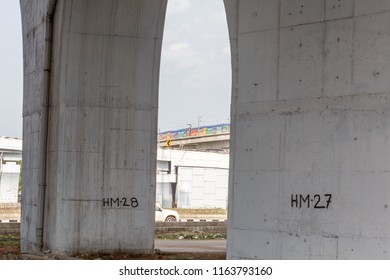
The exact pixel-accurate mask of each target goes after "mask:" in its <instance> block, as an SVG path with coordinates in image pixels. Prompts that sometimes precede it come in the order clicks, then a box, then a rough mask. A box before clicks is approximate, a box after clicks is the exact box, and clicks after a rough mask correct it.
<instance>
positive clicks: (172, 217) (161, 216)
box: [155, 205, 179, 222]
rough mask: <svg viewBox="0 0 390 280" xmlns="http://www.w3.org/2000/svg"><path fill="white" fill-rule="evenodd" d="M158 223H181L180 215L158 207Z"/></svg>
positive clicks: (156, 219)
mask: <svg viewBox="0 0 390 280" xmlns="http://www.w3.org/2000/svg"><path fill="white" fill-rule="evenodd" d="M155 221H156V222H176V221H179V214H178V213H177V212H176V211H173V210H168V209H162V208H161V207H159V206H157V205H156V218H155Z"/></svg>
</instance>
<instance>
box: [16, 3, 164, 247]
mask: <svg viewBox="0 0 390 280" xmlns="http://www.w3.org/2000/svg"><path fill="white" fill-rule="evenodd" d="M21 4H22V5H21V7H22V15H23V30H24V31H23V32H24V53H25V96H24V104H25V108H24V112H25V113H24V114H25V117H24V137H25V138H24V141H25V143H26V146H25V147H24V148H26V149H25V150H24V151H23V152H24V155H23V156H24V159H23V161H24V160H25V158H26V161H27V162H28V164H27V170H28V171H27V174H29V175H26V177H24V178H23V182H26V184H28V185H27V186H24V187H25V188H26V189H27V191H26V192H25V193H24V195H25V196H24V197H23V206H24V210H23V214H22V250H23V251H25V252H26V251H36V250H40V246H44V247H45V248H48V249H51V251H52V252H58V253H62V254H75V253H78V252H82V251H98V252H116V251H126V252H130V253H152V252H153V246H154V201H155V178H156V174H155V172H156V171H155V166H156V149H155V147H156V139H157V103H158V96H157V92H158V77H159V64H160V52H161V43H162V31H163V25H164V24H163V23H164V17H165V9H166V1H153V0H143V1H107V0H101V1H95V0H93V1H92V0H77V1H68V0H66V1H62V0H58V1H56V3H54V2H53V3H52V4H53V5H54V4H55V9H54V10H53V16H52V19H53V20H52V22H53V25H51V22H50V14H49V15H47V14H48V8H47V6H46V5H47V4H49V3H48V1H30V0H28V1H23V0H22V1H21ZM46 19H49V20H48V22H47V21H46ZM47 29H52V31H50V32H46V33H45V30H47ZM45 34H46V35H47V36H48V38H47V41H49V42H51V41H52V45H51V46H50V44H49V45H47V46H45V45H44V43H43V42H44V36H45ZM51 35H52V36H51ZM50 36H51V37H50ZM46 60H48V62H47V65H46V66H47V67H46V68H45V67H44V65H43V64H44V62H45V61H46ZM30 64H31V66H30ZM30 68H31V70H30ZM49 71H50V72H49ZM30 72H31V73H30ZM46 72H49V73H50V75H49V77H48V78H49V79H48V81H47V80H46V83H48V84H45V83H44V82H45V79H44V78H43V77H42V75H44V73H46ZM45 86H46V87H47V86H48V87H49V88H48V89H47V88H46V89H45ZM45 90H46V91H47V93H48V96H47V102H45V101H43V106H42V103H41V102H40V99H42V98H43V99H45V97H44V95H45ZM47 106H49V107H48V113H47V115H48V121H47V127H48V130H47V144H45V143H43V145H39V143H40V141H42V140H41V139H45V138H44V137H45V133H42V129H45V126H44V125H41V124H42V123H43V124H44V123H45V122H46V120H45V115H44V112H45V108H47ZM42 107H43V108H42ZM34 132H36V133H34ZM42 135H43V137H42ZM40 137H41V138H40ZM42 146H43V147H42ZM42 149H43V153H42ZM38 151H41V158H39V153H38ZM42 158H47V168H45V166H43V165H42V164H41V165H39V164H38V163H39V161H40V160H41V161H42V160H43V162H46V161H45V159H42ZM29 159H34V161H32V160H31V161H29ZM42 169H45V170H46V171H45V170H44V172H45V173H46V176H44V177H45V178H44V179H45V182H43V180H42V178H41V176H42V172H43V171H42ZM23 174H24V173H23ZM39 185H41V186H46V188H44V189H43V190H42V189H41V190H39ZM42 193H43V194H42ZM42 197H43V198H44V201H45V204H41V203H40V202H41V201H42ZM35 205H38V208H39V207H40V206H42V205H44V209H43V210H40V209H37V206H35ZM40 211H42V212H43V219H42V217H41V216H40ZM40 219H42V225H40ZM42 230H43V232H41V231H42ZM37 233H38V234H37ZM40 236H43V237H42V241H43V242H42V244H41V243H40V240H39V238H40Z"/></svg>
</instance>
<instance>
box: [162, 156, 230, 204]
mask: <svg viewBox="0 0 390 280" xmlns="http://www.w3.org/2000/svg"><path fill="white" fill-rule="evenodd" d="M228 179H229V154H227V153H217V152H200V151H188V150H171V149H158V152H157V189H156V202H157V203H158V204H160V205H161V206H162V207H167V208H171V207H177V208H223V209H226V208H227V196H228Z"/></svg>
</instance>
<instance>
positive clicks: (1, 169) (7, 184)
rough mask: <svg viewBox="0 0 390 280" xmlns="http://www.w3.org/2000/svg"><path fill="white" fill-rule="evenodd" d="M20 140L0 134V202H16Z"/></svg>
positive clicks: (20, 151) (20, 156) (20, 152)
mask: <svg viewBox="0 0 390 280" xmlns="http://www.w3.org/2000/svg"><path fill="white" fill-rule="evenodd" d="M21 160H22V140H21V139H16V138H8V137H1V136H0V203H17V202H18V187H19V174H20V161H21Z"/></svg>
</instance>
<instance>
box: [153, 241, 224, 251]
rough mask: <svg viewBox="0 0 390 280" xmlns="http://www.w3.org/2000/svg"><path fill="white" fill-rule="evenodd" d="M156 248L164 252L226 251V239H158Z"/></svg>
mask: <svg viewBox="0 0 390 280" xmlns="http://www.w3.org/2000/svg"><path fill="white" fill-rule="evenodd" d="M154 247H155V249H158V250H161V251H162V252H175V253H178V252H226V240H220V239H216V240H188V239H183V240H166V239H156V240H155V245H154Z"/></svg>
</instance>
